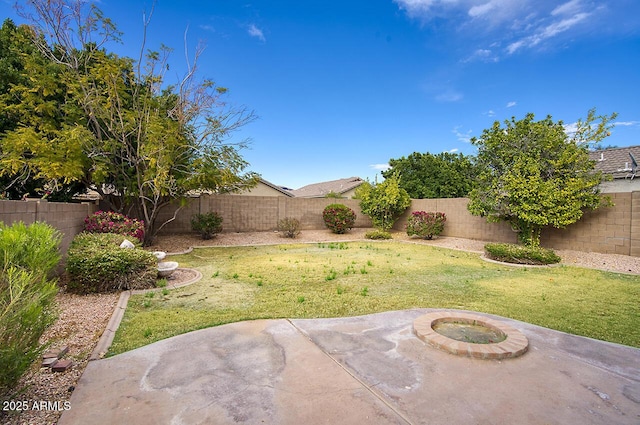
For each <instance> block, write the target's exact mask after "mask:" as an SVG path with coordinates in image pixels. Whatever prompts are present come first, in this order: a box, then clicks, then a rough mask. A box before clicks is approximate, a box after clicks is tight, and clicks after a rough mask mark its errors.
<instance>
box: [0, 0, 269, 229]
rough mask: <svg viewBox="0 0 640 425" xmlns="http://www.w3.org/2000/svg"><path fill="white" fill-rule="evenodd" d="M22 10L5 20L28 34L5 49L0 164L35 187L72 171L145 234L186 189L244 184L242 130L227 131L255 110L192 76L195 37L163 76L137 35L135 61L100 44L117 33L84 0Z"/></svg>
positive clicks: (35, 0) (162, 57)
mask: <svg viewBox="0 0 640 425" xmlns="http://www.w3.org/2000/svg"><path fill="white" fill-rule="evenodd" d="M27 9H28V10H27ZM27 9H23V10H22V13H23V15H24V16H28V17H29V18H30V19H31V25H30V26H29V27H26V28H25V29H24V30H23V29H22V27H21V28H19V29H18V30H16V31H17V32H19V33H21V34H22V33H29V34H30V37H26V36H25V40H24V41H25V42H24V43H20V44H17V45H16V44H14V45H12V48H13V50H10V53H11V54H12V55H17V56H18V57H19V58H21V59H20V61H21V62H20V61H19V62H20V66H21V67H22V69H19V68H18V69H16V73H17V75H16V76H15V79H16V81H15V83H14V84H13V85H12V87H11V88H10V90H8V92H9V96H7V97H5V98H3V99H0V101H2V102H4V103H3V105H2V106H5V108H8V109H6V110H7V111H9V114H8V115H9V118H10V120H9V123H8V124H6V125H4V127H3V128H2V131H3V132H2V134H1V135H0V150H1V154H0V175H2V176H5V177H7V176H14V175H22V176H30V177H31V178H36V179H41V180H42V181H43V182H45V184H46V185H47V187H57V186H58V185H60V184H65V183H66V184H68V183H72V182H79V183H81V184H82V185H83V186H85V187H89V188H91V189H93V190H95V191H97V192H98V193H99V194H100V195H101V196H102V197H103V199H104V200H105V201H106V202H107V203H108V204H109V205H110V207H111V208H112V209H113V210H115V211H118V212H123V213H125V214H128V215H131V216H134V217H136V218H139V219H142V220H144V222H145V231H146V233H147V235H148V236H147V238H148V239H147V241H149V240H150V239H151V238H153V236H154V235H155V233H157V231H158V230H159V228H161V226H162V224H157V223H156V219H157V217H158V214H159V212H160V210H161V209H162V208H164V207H166V206H167V205H169V204H171V203H175V202H177V201H180V200H181V199H185V198H186V196H187V195H188V194H189V193H191V192H192V191H199V190H207V191H213V192H217V193H224V192H230V191H237V190H240V189H243V188H246V187H251V186H253V185H255V184H256V182H257V178H258V175H257V174H255V173H252V172H245V171H244V170H245V168H246V167H247V166H248V163H247V162H246V161H245V160H244V159H243V158H242V156H241V155H240V150H241V149H243V148H244V147H246V146H247V143H248V140H241V141H235V140H233V139H232V135H233V133H234V132H235V131H236V130H238V129H239V128H241V127H242V126H244V125H246V124H248V123H250V122H251V121H253V120H254V119H255V115H254V114H253V113H252V112H251V111H248V110H246V109H244V108H235V107H232V106H230V105H229V104H228V103H226V102H225V101H224V96H225V94H226V92H227V90H226V89H225V88H224V87H220V86H218V85H217V84H215V82H213V81H211V80H208V79H200V78H199V77H198V72H197V71H198V67H197V61H198V58H199V57H200V55H201V54H202V51H203V50H202V46H198V48H197V49H196V53H195V57H194V58H193V60H192V62H191V63H188V70H187V72H186V75H184V76H183V77H182V79H180V80H179V81H176V82H175V83H174V84H171V83H170V82H168V81H166V79H165V72H166V70H167V69H168V68H169V58H170V53H171V49H169V48H167V47H165V46H160V48H159V50H158V51H149V50H146V46H144V45H143V46H141V52H145V54H142V53H141V57H140V59H139V60H134V59H131V58H127V57H120V56H118V55H116V54H114V53H110V52H108V51H107V50H106V48H105V46H106V45H107V43H111V42H118V41H119V37H120V33H119V32H118V31H117V29H116V27H115V25H114V24H113V22H111V20H109V19H108V18H106V17H104V16H103V15H102V12H101V11H100V10H99V9H98V8H96V7H95V5H92V4H91V5H89V4H87V3H85V2H82V1H81V0H30V1H28V2H27ZM148 24H149V22H148V21H146V22H145V24H144V29H145V31H146V28H147V25H148ZM3 29H4V28H3ZM2 40H3V38H2V36H1V34H0V49H2V48H3V45H2ZM16 49H17V51H16ZM4 51H5V50H3V51H2V53H3V56H2V58H0V72H3V69H4V68H3V67H2V65H1V63H2V62H1V61H2V60H3V59H4V58H5V57H6V58H9V59H13V56H11V55H8V56H4ZM0 90H2V87H0ZM6 92H7V90H5V93H6ZM0 94H1V93H0ZM5 121H6V119H5Z"/></svg>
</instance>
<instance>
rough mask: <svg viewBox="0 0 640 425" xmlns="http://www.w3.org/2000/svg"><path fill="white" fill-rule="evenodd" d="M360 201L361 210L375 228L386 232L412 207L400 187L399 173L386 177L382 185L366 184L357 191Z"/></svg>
mask: <svg viewBox="0 0 640 425" xmlns="http://www.w3.org/2000/svg"><path fill="white" fill-rule="evenodd" d="M355 195H356V197H357V198H358V199H360V210H361V211H362V213H363V214H365V215H366V216H368V217H369V218H370V219H371V221H372V222H373V226H374V227H376V228H378V229H380V230H384V231H389V230H391V229H392V228H393V225H394V223H395V222H396V220H397V219H398V217H400V215H402V213H403V212H404V211H405V210H406V209H407V208H408V207H409V205H411V198H409V194H408V193H407V191H406V190H404V189H403V188H401V187H400V177H399V175H398V173H393V174H391V175H390V176H388V177H386V178H385V180H384V181H383V182H382V183H376V184H371V183H369V182H364V183H362V184H361V185H360V186H358V188H357V189H356V194H355Z"/></svg>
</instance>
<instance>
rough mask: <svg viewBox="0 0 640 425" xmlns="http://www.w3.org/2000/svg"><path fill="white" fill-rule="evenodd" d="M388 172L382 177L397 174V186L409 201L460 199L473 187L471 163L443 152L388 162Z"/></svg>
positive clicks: (384, 172) (460, 155)
mask: <svg viewBox="0 0 640 425" xmlns="http://www.w3.org/2000/svg"><path fill="white" fill-rule="evenodd" d="M389 165H390V166H391V169H389V170H387V171H383V172H382V176H383V177H388V176H391V175H392V174H393V173H395V172H398V173H399V176H400V187H401V188H403V189H404V190H406V191H407V193H409V196H410V197H411V198H412V199H426V198H462V197H465V196H467V195H468V194H469V192H470V191H471V188H472V186H473V176H474V171H473V163H472V162H471V158H470V157H467V156H464V155H463V154H454V153H451V152H443V153H439V154H436V155H434V154H431V153H418V152H414V153H412V154H411V155H409V156H407V157H406V158H405V157H402V158H399V159H390V160H389Z"/></svg>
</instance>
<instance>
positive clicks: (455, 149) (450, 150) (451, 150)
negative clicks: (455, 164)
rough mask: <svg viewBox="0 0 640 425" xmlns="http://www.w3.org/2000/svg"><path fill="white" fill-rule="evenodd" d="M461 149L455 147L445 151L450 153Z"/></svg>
mask: <svg viewBox="0 0 640 425" xmlns="http://www.w3.org/2000/svg"><path fill="white" fill-rule="evenodd" d="M459 150H460V149H458V148H454V149H449V150H448V151H445V152H449V153H456V152H458V151H459Z"/></svg>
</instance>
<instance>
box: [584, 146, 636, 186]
mask: <svg viewBox="0 0 640 425" xmlns="http://www.w3.org/2000/svg"><path fill="white" fill-rule="evenodd" d="M629 154H631V155H633V157H634V158H635V161H636V162H640V146H627V147H624V148H610V149H603V150H599V151H592V152H589V157H590V158H591V159H592V160H593V161H596V170H599V171H602V173H603V174H610V175H612V176H613V178H614V179H624V178H630V177H632V175H633V173H634V171H635V168H636V167H637V165H636V166H635V167H634V165H633V160H632V158H631V156H630V155H629Z"/></svg>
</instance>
